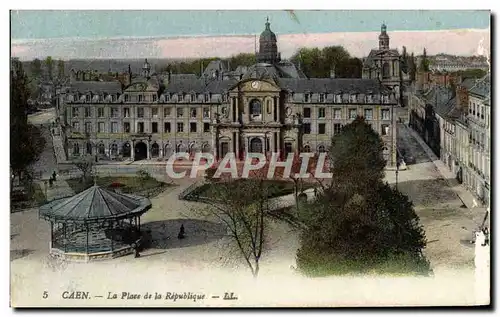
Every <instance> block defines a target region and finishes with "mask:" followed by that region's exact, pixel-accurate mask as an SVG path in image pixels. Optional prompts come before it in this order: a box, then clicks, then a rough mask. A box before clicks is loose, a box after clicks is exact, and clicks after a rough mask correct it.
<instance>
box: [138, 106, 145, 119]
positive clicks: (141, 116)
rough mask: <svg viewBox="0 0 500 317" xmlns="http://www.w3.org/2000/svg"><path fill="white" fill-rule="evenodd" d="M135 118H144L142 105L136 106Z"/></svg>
mask: <svg viewBox="0 0 500 317" xmlns="http://www.w3.org/2000/svg"><path fill="white" fill-rule="evenodd" d="M137 118H144V108H143V107H139V108H137Z"/></svg>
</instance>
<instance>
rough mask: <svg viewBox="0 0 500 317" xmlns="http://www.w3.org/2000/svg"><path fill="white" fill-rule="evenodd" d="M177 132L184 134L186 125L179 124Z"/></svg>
mask: <svg viewBox="0 0 500 317" xmlns="http://www.w3.org/2000/svg"><path fill="white" fill-rule="evenodd" d="M177 132H184V123H182V122H177Z"/></svg>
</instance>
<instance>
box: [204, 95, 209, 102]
mask: <svg viewBox="0 0 500 317" xmlns="http://www.w3.org/2000/svg"><path fill="white" fill-rule="evenodd" d="M205 102H210V95H209V94H205Z"/></svg>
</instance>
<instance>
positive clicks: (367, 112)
mask: <svg viewBox="0 0 500 317" xmlns="http://www.w3.org/2000/svg"><path fill="white" fill-rule="evenodd" d="M365 119H366V120H373V110H372V109H365Z"/></svg>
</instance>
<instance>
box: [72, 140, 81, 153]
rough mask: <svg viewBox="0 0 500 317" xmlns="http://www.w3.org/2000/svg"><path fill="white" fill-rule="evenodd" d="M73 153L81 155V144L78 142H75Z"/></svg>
mask: <svg viewBox="0 0 500 317" xmlns="http://www.w3.org/2000/svg"><path fill="white" fill-rule="evenodd" d="M73 154H74V155H80V145H78V143H73Z"/></svg>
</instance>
